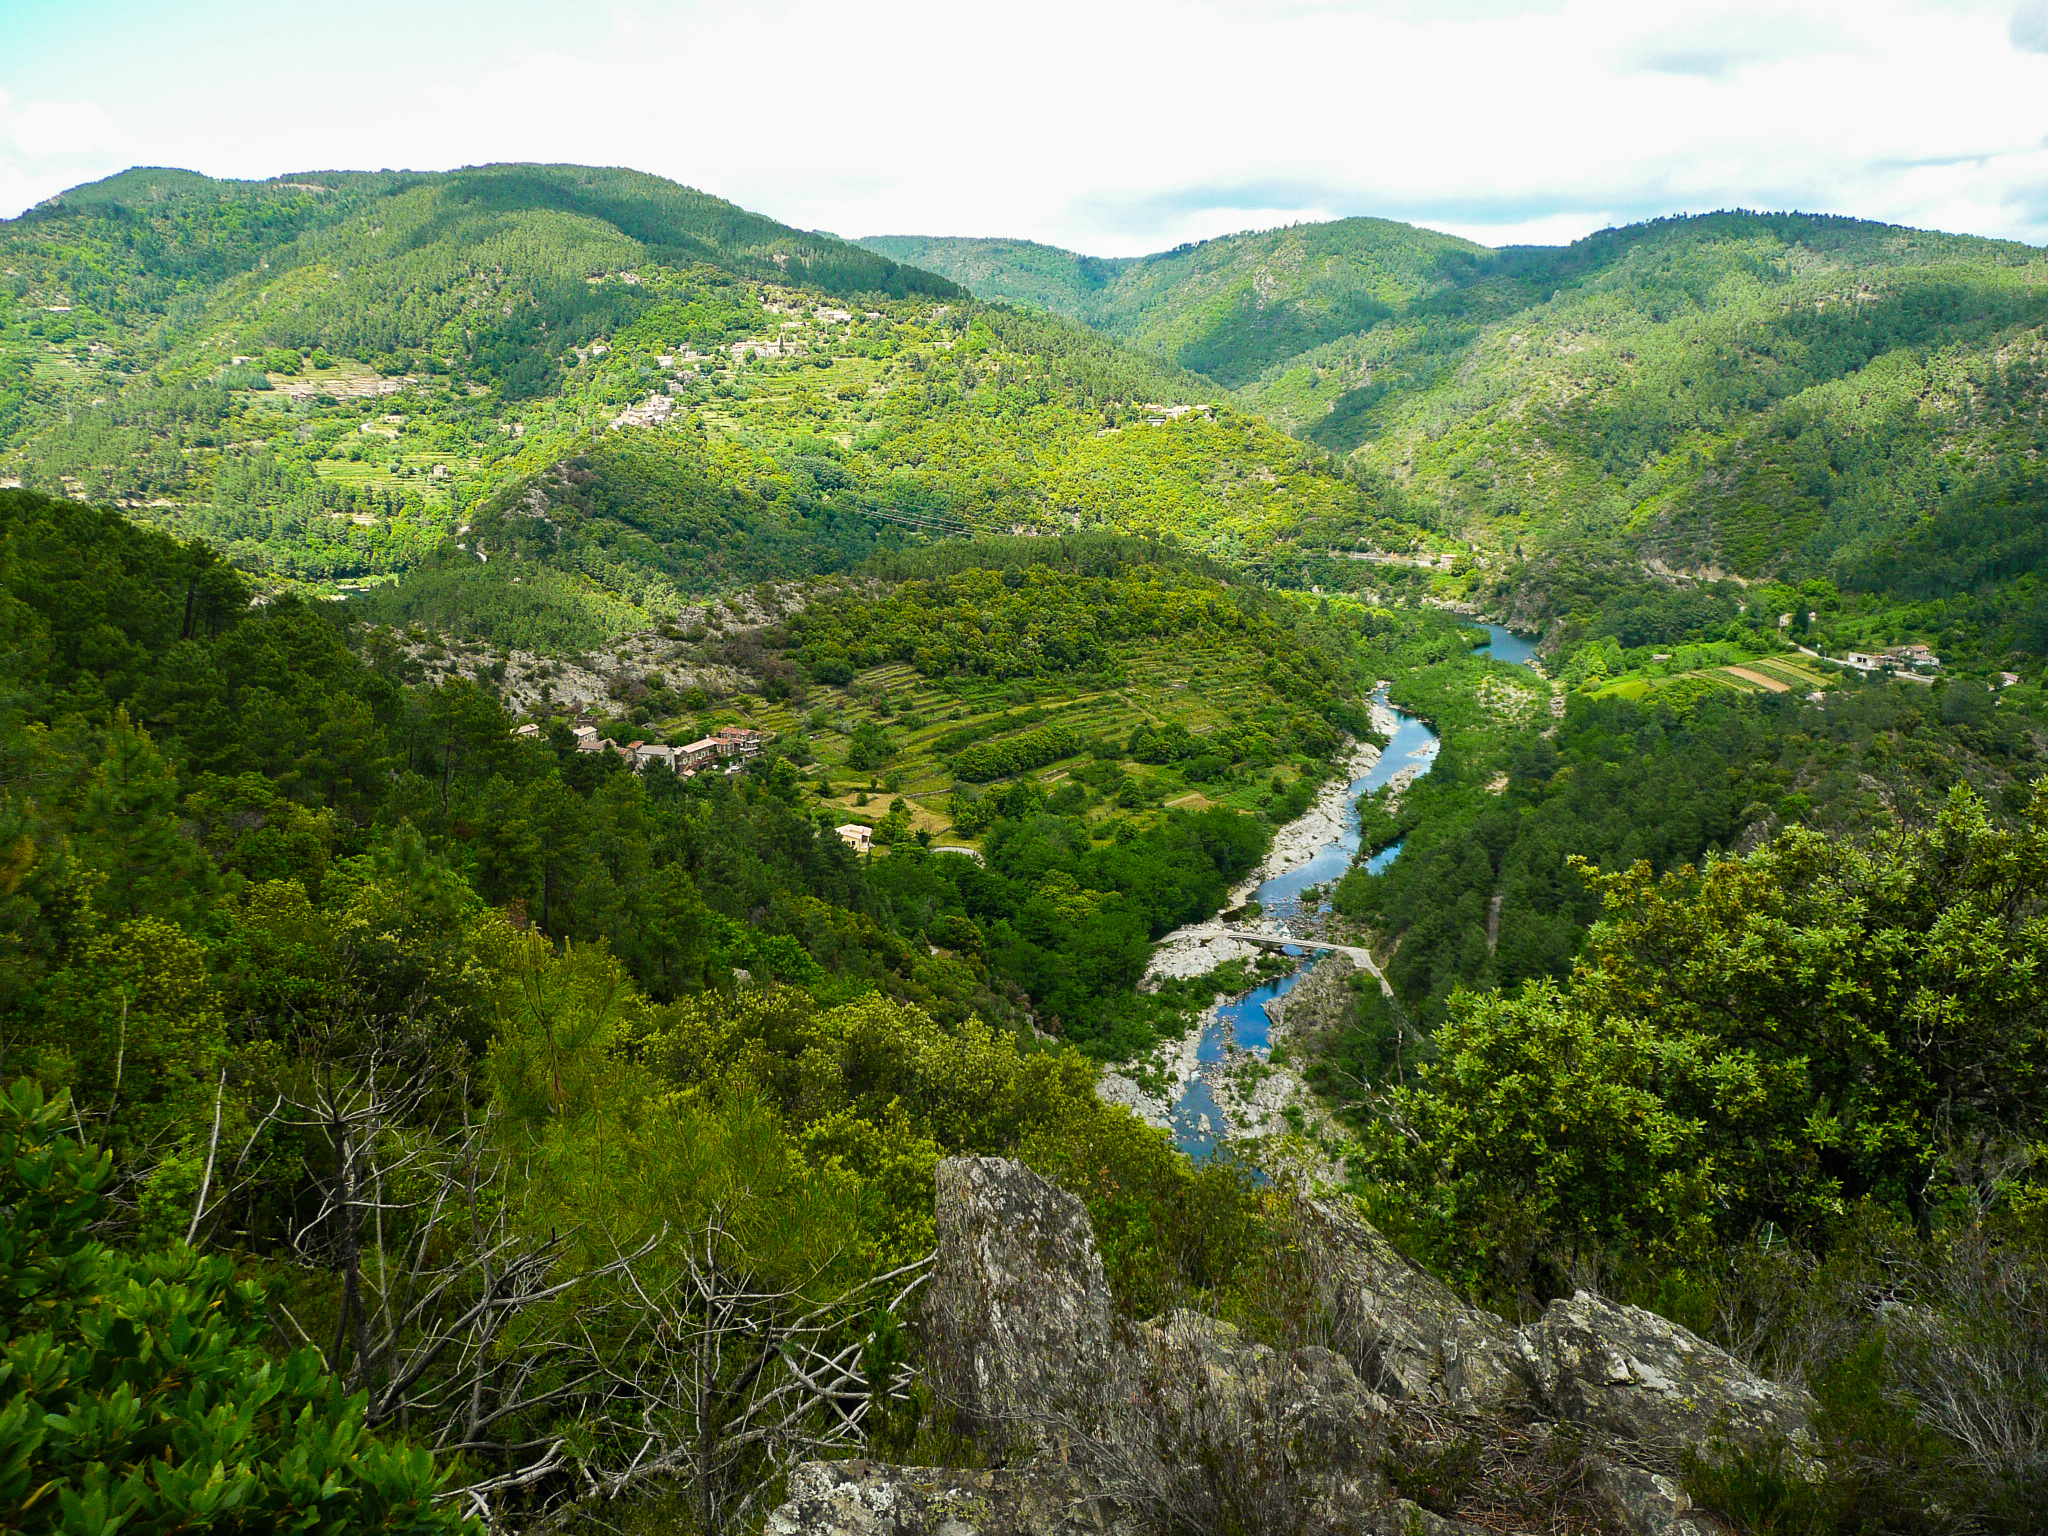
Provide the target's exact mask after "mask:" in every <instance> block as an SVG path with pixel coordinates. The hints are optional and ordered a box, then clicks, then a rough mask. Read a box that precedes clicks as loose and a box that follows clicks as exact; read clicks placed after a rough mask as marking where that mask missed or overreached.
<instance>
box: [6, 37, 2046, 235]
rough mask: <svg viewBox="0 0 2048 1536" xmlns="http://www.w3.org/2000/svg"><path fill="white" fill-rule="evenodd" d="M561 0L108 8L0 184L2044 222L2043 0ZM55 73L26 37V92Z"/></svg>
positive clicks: (930, 219)
mask: <svg viewBox="0 0 2048 1536" xmlns="http://www.w3.org/2000/svg"><path fill="white" fill-rule="evenodd" d="M447 3H448V5H449V7H450V8H451V9H460V8H461V7H462V6H464V5H467V4H470V3H472V0H447ZM506 3H508V4H512V5H514V6H517V5H519V4H521V3H537V0H506ZM171 8H172V9H176V8H177V7H176V6H175V5H173V6H172V7H171ZM188 8H189V9H190V10H191V11H192V12H193V13H194V15H195V16H196V15H198V14H200V13H201V12H203V11H204V9H205V8H204V7H202V6H200V5H199V4H198V3H197V0H191V3H190V5H189V7H188ZM564 9H568V8H567V7H561V6H556V7H552V8H550V9H549V11H548V12H547V13H546V14H547V15H548V16H549V17H550V21H549V24H547V25H544V26H541V25H530V26H529V25H520V24H519V23H518V20H517V18H514V19H513V20H512V21H510V22H509V23H508V22H506V21H505V20H504V19H503V13H502V10H501V11H499V12H497V13H494V14H498V15H499V16H500V24H498V25H496V26H495V27H493V28H489V29H486V28H483V27H481V26H479V27H478V28H477V29H476V30H475V32H474V33H473V34H471V36H472V41H471V43H470V44H469V45H468V46H465V47H461V48H448V49H438V48H437V49H417V48H416V49H411V50H409V49H408V48H407V47H406V46H405V42H404V40H403V39H402V38H391V37H389V36H380V37H379V39H378V42H377V44H376V46H375V48H373V49H371V50H370V51H368V52H365V48H366V47H368V46H369V45H361V46H358V45H356V44H354V43H352V42H350V41H349V36H348V34H345V33H335V34H332V37H331V39H330V40H329V42H328V43H326V44H324V45H323V46H321V47H308V46H303V45H302V43H301V41H300V40H297V39H295V38H294V36H293V34H292V32H291V27H292V26H293V25H294V23H291V22H290V21H288V20H279V21H277V22H276V23H275V26H274V27H273V28H272V29H271V30H270V31H267V32H264V33H262V34H260V35H261V36H262V37H264V38H266V39H269V40H270V41H269V42H268V43H267V44H265V45H256V44H251V43H249V42H248V41H247V34H246V33H244V34H242V37H241V40H240V41H238V42H237V43H236V46H238V47H241V48H243V49H244V50H248V49H250V48H252V47H253V48H255V49H256V53H255V54H254V55H250V56H249V57H250V59H251V62H252V63H260V62H261V47H262V46H270V47H272V48H273V49H274V50H275V52H276V56H277V59H278V61H279V67H278V70H277V71H276V72H275V74H276V78H284V79H288V80H289V82H290V84H291V90H290V91H288V92H276V91H260V92H257V93H256V94H255V96H254V97H253V98H252V96H251V95H250V93H248V92H246V91H242V90H238V89H224V88H223V84H222V82H221V81H220V79H219V71H220V66H219V65H218V64H217V63H210V62H208V61H207V59H205V58H202V57H200V54H201V52H202V51H203V45H204V43H205V41H206V40H205V39H203V38H202V39H201V40H200V41H199V42H197V43H195V44H194V45H193V46H194V48H195V58H194V62H193V64H192V67H191V68H190V69H181V68H180V67H179V66H178V64H177V62H176V61H164V60H162V59H158V58H152V59H149V60H145V61H138V62H136V63H135V65H134V67H133V68H130V69H128V70H127V71H126V72H125V73H123V70H122V65H121V61H120V59H119V58H118V51H119V48H120V46H121V44H120V42H119V41H118V39H116V40H115V41H114V42H112V43H110V44H107V45H105V46H106V47H110V48H112V49H113V50H114V51H115V55H116V56H115V57H114V59H113V61H112V62H111V63H102V64H101V65H100V67H99V68H98V70H97V71H96V75H95V77H94V78H104V77H108V76H109V74H110V71H111V74H112V75H113V76H118V77H119V78H120V79H121V80H122V81H123V82H125V84H124V88H123V90H122V91H121V92H120V94H119V95H118V96H116V95H113V94H100V95H99V96H98V100H99V101H100V102H101V103H102V105H103V107H104V111H98V109H93V108H91V107H90V106H89V105H81V106H72V107H64V108H54V107H53V108H50V109H49V110H51V111H54V112H60V113H61V112H72V113H89V112H95V111H97V113H98V115H97V116H96V117H93V118H92V119H91V121H90V123H87V122H86V120H85V119H82V118H81V119H79V124H80V127H79V129H78V131H77V132H75V133H74V132H70V131H67V130H63V129H58V130H53V131H52V132H47V133H44V134H43V136H42V137H41V138H37V137H36V135H35V133H34V132H32V131H30V130H28V129H24V128H20V127H16V126H13V125H12V124H13V118H12V117H10V115H9V114H10V113H12V114H13V115H14V116H17V117H18V116H19V115H20V114H21V113H22V112H23V111H25V110H26V111H31V112H34V111H41V110H43V109H41V108H27V109H22V108H9V109H0V208H15V207H19V206H21V205H22V204H23V203H25V202H28V201H32V200H33V199H34V198H35V197H39V196H45V195H48V194H49V193H50V192H54V191H56V190H58V189H59V188H60V187H61V186H63V185H65V184H67V181H70V180H77V179H82V178H83V177H84V176H87V175H92V174H104V173H105V172H107V171H111V170H114V169H117V168H119V166H120V165H122V164H126V163H130V162H132V161H141V162H147V163H159V164H161V163H177V164H186V165H190V166H192V167H194V168H195V169H201V170H207V171H210V172H213V173H215V174H242V175H268V174H276V173H280V172H284V171H288V170H295V169H308V168H316V167H333V166H351V165H354V166H380V165H413V166H418V167H422V168H425V167H433V166H447V165H455V164H461V163H465V162H474V161H481V160H496V159H515V158H535V159H549V160H580V161H595V162H599V163H604V164H624V165H633V166H637V167H639V168H641V169H644V170H651V171H657V172H660V173H661V174H664V175H668V176H673V177H675V178H676V179H678V180H680V181H685V182H688V183H690V184H691V185H694V186H699V187H702V188H704V189H706V190H708V191H713V192H717V193H719V194H720V195H723V196H726V197H730V198H732V199H733V200H734V201H736V202H739V203H742V204H745V205H746V206H748V207H752V208H757V209H760V210H761V211H763V212H766V213H770V214H773V215H774V216H776V217H778V218H782V219H786V220H788V221H789V222H791V223H794V224H799V225H803V226H805V227H810V228H824V229H832V230H837V231H839V232H841V233H843V234H849V235H858V234H867V233H882V232H887V233H934V234H1010V235H1026V236H1030V237H1032V238H1036V239H1041V240H1048V241H1051V242H1054V243H1058V244H1064V245H1069V246H1073V247H1076V248H1079V249H1083V250H1089V251H1093V252H1097V253H1100V254H1129V253H1134V252H1139V251H1146V250H1156V249H1159V248H1162V247H1164V246H1168V245H1172V244H1175V243H1177V242H1179V241H1181V240H1187V239H1196V238H1202V237H1205V236H1209V235H1214V234H1218V233H1223V232H1227V231H1229V230H1233V229H1241V228H1247V227H1255V226H1259V225H1270V224H1274V223H1283V222H1287V221H1288V220H1290V219H1296V218H1326V217H1335V216H1340V215H1344V214H1353V213H1377V214H1383V215H1386V216H1389V217H1396V218H1405V219H1411V220H1414V221H1416V222H1421V223H1427V224H1431V225H1434V226H1436V227H1440V228H1448V229H1452V230H1455V231H1458V232H1461V233H1466V234H1470V235H1472V236H1473V237H1474V238H1480V239H1486V240H1488V241H1489V242H1493V241H1506V240H1531V239H1543V240H1557V239H1564V238H1568V237H1570V236H1572V235H1575V234H1578V233H1582V232H1584V231H1586V230H1589V229H1593V228H1598V227H1600V226H1601V225H1602V224H1605V223H1610V222H1617V221H1626V220H1630V219H1635V218H1640V217H1645V216H1648V215H1651V214H1656V213H1663V212H1678V211H1692V210H1701V209H1707V208H1714V207H1725V206H1736V205H1740V206H1749V207H1801V208H1807V209H1815V210H1823V211H1830V212H1840V213H1854V214H1860V215H1863V216H1866V217H1874V218H1883V219H1891V220H1896V221H1899V222H1904V223H1918V224H1930V225H1940V226H1943V227H1948V228H1963V229H1968V230H1971V231H1973V232H1978V233H1985V234H1999V235H2008V236H2014V237H2018V238H2024V239H2030V240H2034V241H2037V242H2038V241H2043V240H2048V164H2044V152H2043V149H2042V142H2041V132H2042V123H2041V119H2040V113H2039V103H2041V102H2042V101H2044V100H2048V57H2043V56H2042V55H2041V54H2040V53H2038V52H2031V51H2029V49H2030V48H2032V47H2033V46H2034V43H2033V41H2032V40H2034V39H2035V38H2036V37H2037V35H2038V36H2042V37H2048V0H2029V3H2028V5H2026V6H2024V7H2022V9H2021V11H2020V12H2018V13H2015V12H2014V11H2013V10H2012V7H2011V5H2010V3H2009V0H1785V3H1783V4H1780V5H1777V6H1774V7H1772V8H1770V9H1768V10H1765V9H1761V8H1759V6H1758V4H1757V3H1756V0H1660V3H1659V4H1657V5H1654V6H1644V5H1642V4H1640V3H1639V0H1284V3H1276V0H1037V3H1035V4H1034V5H1032V6H1031V7H1029V8H1024V7H1005V8H1000V9H998V8H996V7H992V6H983V7H978V8H977V7H962V6H960V5H958V4H957V3H946V4H940V3H938V0H875V3H871V4H869V5H866V6H863V7H860V8H859V9H858V10H850V9H849V8H848V7H846V6H845V5H844V4H843V3H839V0H745V3H741V0H614V3H608V4H603V5H588V6H585V7H584V8H583V13H582V14H581V15H579V16H574V17H565V16H564V15H563V14H562V12H563V10H564ZM477 15H478V17H479V18H481V17H482V15H483V12H482V11H481V10H480V9H479V10H478V12H477ZM437 16H439V18H440V19H439V22H438V23H437V24H443V25H448V24H450V23H448V22H447V18H446V16H445V15H441V14H440V13H437ZM2029 18H2034V19H2037V20H2039V21H2040V23H2041V25H2040V27H2039V28H2038V29H2036V30H2029V28H2030V27H2032V26H2033V25H2034V21H2033V20H2030V19H2029ZM323 36H326V35H325V34H323ZM490 38H503V39H506V41H504V42H500V43H492V42H489V41H487V40H488V39H490ZM538 39H546V40H547V41H545V42H542V41H537V40H538ZM104 51H105V49H104V48H103V49H102V52H103V53H104ZM17 52H18V50H17ZM380 60H381V61H382V62H380ZM393 61H396V62H395V63H394V62H393ZM145 66H148V67H145ZM44 77H46V78H55V77H56V76H55V75H54V73H52V72H45V76H44ZM26 78H27V66H26V65H23V66H22V69H21V73H19V74H17V73H16V71H15V66H13V65H12V64H10V63H8V62H0V79H5V80H6V81H7V83H8V84H10V85H12V86H13V87H14V88H15V90H16V94H17V96H20V95H22V94H23V93H24V90H25V81H26ZM64 78H67V79H68V78H74V77H72V76H68V75H67V76H64ZM252 102H253V104H252ZM294 102H297V103H303V104H304V105H303V106H300V107H295V106H294V105H293V103H294ZM38 121H44V120H42V119H38ZM50 121H54V119H51V120H50ZM80 146H84V147H83V148H81V147H80Z"/></svg>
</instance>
